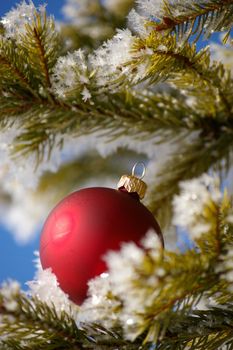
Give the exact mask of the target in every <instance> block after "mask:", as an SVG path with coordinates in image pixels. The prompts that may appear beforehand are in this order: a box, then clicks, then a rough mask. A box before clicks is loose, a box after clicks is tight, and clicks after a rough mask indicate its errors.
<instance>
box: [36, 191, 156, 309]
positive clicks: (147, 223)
mask: <svg viewBox="0 0 233 350" xmlns="http://www.w3.org/2000/svg"><path fill="white" fill-rule="evenodd" d="M150 228H153V229H154V230H155V231H156V232H157V233H158V234H159V236H160V238H161V241H162V235H161V231H160V228H159V225H158V224H157V222H156V221H155V219H154V217H153V215H152V214H151V213H150V211H149V210H148V209H147V208H146V207H145V206H144V205H143V204H141V203H140V201H139V200H138V199H136V198H134V196H132V195H130V194H129V193H127V192H123V191H120V190H114V189H110V188H101V187H94V188H87V189H83V190H80V191H77V192H74V193H72V194H70V195H69V196H67V197H66V198H64V199H63V200H62V201H61V202H60V203H59V204H58V205H57V206H56V207H55V208H54V209H53V210H52V212H51V213H50V214H49V216H48V218H47V220H46V222H45V224H44V227H43V230H42V235H41V242H40V259H41V263H42V267H43V268H44V269H46V268H49V267H50V268H52V271H53V273H54V274H55V275H56V276H57V279H58V282H59V284H60V287H61V288H62V289H63V291H64V292H66V293H67V294H68V295H69V297H70V299H71V300H73V301H74V302H75V303H77V304H80V303H81V302H82V301H83V300H84V299H85V297H86V293H87V282H88V280H89V279H91V278H93V277H95V276H97V275H99V274H101V273H102V272H104V271H106V265H105V262H104V261H103V260H102V257H103V255H105V254H106V252H107V251H109V250H118V249H119V248H120V244H121V242H127V241H134V242H136V243H137V242H139V241H140V239H141V238H142V237H143V236H144V235H145V233H146V232H147V231H148V230H149V229H150Z"/></svg>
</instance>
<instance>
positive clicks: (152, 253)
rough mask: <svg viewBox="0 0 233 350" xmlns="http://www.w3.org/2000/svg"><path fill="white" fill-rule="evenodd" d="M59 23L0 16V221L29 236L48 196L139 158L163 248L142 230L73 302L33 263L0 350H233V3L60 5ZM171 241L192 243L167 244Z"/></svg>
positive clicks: (151, 0) (4, 311)
mask: <svg viewBox="0 0 233 350" xmlns="http://www.w3.org/2000/svg"><path fill="white" fill-rule="evenodd" d="M63 11H64V13H65V15H66V17H67V18H69V20H70V22H69V24H67V23H59V24H57V23H56V22H55V20H54V18H53V17H52V16H48V15H47V14H46V8H45V6H40V7H38V8H36V7H35V6H34V4H33V2H31V1H29V2H26V1H23V2H21V3H19V4H18V5H17V7H16V8H15V9H12V10H11V11H10V12H8V13H7V14H6V15H5V16H3V17H2V19H1V27H0V132H1V140H0V156H1V160H2V169H1V170H0V178H1V182H2V184H1V187H0V201H1V204H2V207H4V208H5V210H6V211H5V212H6V215H3V216H4V218H3V219H1V220H6V221H7V220H8V222H10V227H11V228H14V229H15V230H16V235H17V237H20V239H21V240H22V239H26V238H27V235H29V233H30V232H31V230H32V228H35V226H36V224H38V222H40V220H41V218H42V216H43V215H44V214H45V213H46V210H48V207H49V206H51V205H52V204H54V203H52V200H51V198H52V197H53V200H54V202H55V201H56V200H57V199H59V198H61V197H62V196H63V195H64V194H65V193H67V192H69V191H70V190H72V189H73V188H74V187H75V186H77V183H78V184H85V181H86V174H88V175H89V176H90V173H92V172H93V174H94V173H95V172H96V173H98V176H99V177H100V176H104V177H105V178H106V179H109V178H110V177H111V176H113V174H114V175H116V173H117V174H119V173H121V169H120V168H121V167H122V169H124V165H125V163H126V160H127V159H128V158H129V157H130V158H131V159H137V158H138V156H139V154H140V157H142V156H143V158H144V159H146V160H147V163H148V178H147V180H148V183H149V193H148V195H147V198H146V202H147V203H146V204H147V205H148V206H149V208H150V210H151V211H152V212H153V214H155V216H156V218H157V219H158V220H159V222H160V224H161V225H162V227H163V231H164V236H165V242H166V243H167V244H166V247H165V249H164V250H163V248H162V247H161V244H160V241H159V240H158V239H157V236H156V235H155V233H154V232H151V231H150V232H148V233H147V234H146V236H145V237H144V239H143V240H142V242H141V247H138V246H137V245H136V244H134V243H127V244H123V245H122V248H121V250H120V251H119V252H109V253H108V254H107V255H106V256H105V260H106V263H107V266H108V272H107V273H104V274H102V275H100V276H99V277H97V278H95V279H93V280H91V281H89V292H88V293H89V294H88V297H87V299H86V300H85V301H84V303H83V304H82V305H81V306H77V305H74V304H73V303H72V302H71V301H70V300H69V298H68V296H67V295H66V294H65V293H63V291H62V290H61V289H60V288H59V285H58V283H57V280H56V277H55V275H54V274H53V273H52V271H51V270H49V269H48V270H44V271H43V270H42V269H41V266H40V264H39V263H38V264H37V272H36V276H35V279H34V280H33V281H30V282H28V291H27V292H24V291H22V290H21V289H20V286H19V284H18V283H17V282H12V281H10V282H4V283H3V284H2V285H1V288H0V347H1V349H3V350H4V349H5V350H11V349H18V350H21V349H22V350H23V349H48V350H49V349H100V350H104V349H112V350H113V349H122V350H130V349H141V350H143V349H148V350H151V349H158V350H170V349H171V350H172V349H180V350H181V349H190V350H194V349H200V350H214V349H222V350H223V349H224V350H225V349H226V350H232V349H233V205H232V189H233V187H232V183H231V182H232V175H231V174H232V164H233V158H232V154H233V77H232V71H233V63H232V62H233V50H232V39H231V30H232V26H233V0H222V1H220V0H191V1H185V0H137V1H135V2H134V1H132V0H130V1H122V0H105V1H101V0H67V1H66V4H65V6H64V9H63ZM217 32H218V33H219V32H222V34H221V38H222V43H221V44H216V43H213V40H212V36H213V35H214V34H215V33H217ZM215 35H216V34H215ZM207 39H208V43H210V45H208V46H205V43H206V41H204V40H207ZM200 43H202V44H201V45H200ZM200 47H201V48H200ZM93 149H94V150H95V152H94V151H93ZM103 156H104V157H105V158H104V159H103ZM155 158H156V160H155ZM64 159H65V161H64ZM116 164H117V167H116ZM77 169H78V170H79V171H78V173H77V171H76V170H77ZM16 170H17V171H16ZM51 170H52V171H53V172H51ZM29 178H30V180H29ZM32 178H33V181H32V180H31V179H32ZM9 179H10V180H9ZM12 179H13V180H12ZM226 179H227V180H228V184H229V185H228V188H227V189H225V190H223V187H224V185H226V183H227V181H226ZM11 181H14V184H15V186H16V185H17V186H18V187H17V188H18V191H17V194H18V197H17V194H15V193H13V192H12V186H11V184H12V182H11ZM29 182H30V183H29ZM29 185H30V186H33V190H32V189H29V188H27V186H29ZM25 188H26V189H25ZM51 193H52V194H53V195H51ZM49 194H50V195H49ZM22 197H25V199H24V202H23V201H22V200H21V198H22ZM35 202H42V203H43V205H41V206H40V207H39V206H38V207H36V206H34V203H35ZM32 203H33V205H32ZM46 203H47V204H46ZM13 207H14V210H12V209H11V208H13ZM32 207H33V208H36V209H34V210H33V211H31V208H32ZM16 211H17V213H19V214H20V215H19V214H18V215H13V213H15V212H16ZM20 216H23V217H24V218H25V216H27V220H25V221H27V222H28V226H21V225H20V224H19V221H18V220H19V217H20ZM29 218H30V220H29ZM20 229H21V230H23V231H24V233H22V232H21V231H20ZM175 230H185V231H186V232H188V234H189V240H190V242H191V244H190V246H189V247H181V248H180V249H178V248H177V247H175V248H174V245H173V247H171V249H170V248H169V246H171V236H172V233H171V232H173V236H174V231H175ZM20 235H21V236H20ZM22 237H23V238H22ZM25 237H26V238H25Z"/></svg>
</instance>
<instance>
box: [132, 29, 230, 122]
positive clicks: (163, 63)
mask: <svg viewBox="0 0 233 350" xmlns="http://www.w3.org/2000/svg"><path fill="white" fill-rule="evenodd" d="M140 52H141V53H143V54H140ZM132 55H133V60H132V63H131V64H132V69H133V71H134V73H133V74H132V80H134V78H135V77H134V75H135V72H136V73H137V70H138V69H139V67H140V65H142V64H144V65H146V69H145V74H144V76H143V79H142V80H146V79H148V80H149V82H150V83H151V84H152V83H158V82H160V81H161V80H162V81H163V80H167V81H168V82H170V83H172V84H173V85H175V86H176V87H177V88H178V89H183V90H185V92H186V94H187V95H190V96H196V97H197V96H198V97H199V98H200V99H205V96H209V100H208V108H210V110H211V109H213V112H214V111H215V113H217V110H222V109H225V110H226V114H227V115H229V114H230V116H231V115H232V85H233V82H232V78H231V75H230V72H229V71H228V70H226V69H225V68H224V66H223V65H222V64H221V63H217V62H215V63H211V60H210V53H209V51H208V49H202V50H201V51H199V52H197V51H196V46H195V45H194V44H192V45H190V44H189V43H185V44H184V45H183V46H179V45H178V44H177V42H176V36H168V37H165V38H164V37H163V36H161V34H158V33H155V32H152V33H151V34H150V35H149V36H148V37H146V38H144V39H141V38H138V39H136V40H135V43H134V45H133V49H132ZM216 94H217V95H218V96H219V99H220V100H221V101H218V105H217V104H216V100H215V102H214V100H211V98H210V96H216Z"/></svg>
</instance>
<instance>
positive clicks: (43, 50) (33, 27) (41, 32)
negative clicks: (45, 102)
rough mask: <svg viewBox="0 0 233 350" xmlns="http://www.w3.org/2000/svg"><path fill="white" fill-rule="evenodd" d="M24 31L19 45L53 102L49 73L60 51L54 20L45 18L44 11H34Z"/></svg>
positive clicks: (34, 74) (35, 75)
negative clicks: (30, 21)
mask: <svg viewBox="0 0 233 350" xmlns="http://www.w3.org/2000/svg"><path fill="white" fill-rule="evenodd" d="M25 27H26V33H25V34H24V35H21V40H20V44H19V47H22V49H23V50H24V52H25V54H26V55H27V56H26V57H27V59H28V64H29V65H30V67H31V68H32V70H33V76H34V78H36V79H38V81H39V82H40V83H42V85H43V86H44V88H45V89H46V91H47V94H48V97H49V98H51V100H52V101H53V102H55V97H54V95H53V94H52V92H51V87H52V84H51V79H50V74H51V72H52V68H53V67H54V65H55V63H56V61H57V58H58V56H59V53H60V46H61V45H60V38H59V36H58V33H57V32H56V30H55V24H54V21H53V20H52V19H51V18H47V16H46V12H45V11H44V13H42V14H40V13H37V12H35V15H34V21H33V22H32V23H31V24H26V25H25Z"/></svg>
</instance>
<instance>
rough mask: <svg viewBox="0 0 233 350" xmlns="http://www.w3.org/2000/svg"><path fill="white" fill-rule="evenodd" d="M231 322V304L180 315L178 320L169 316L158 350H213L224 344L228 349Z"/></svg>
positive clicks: (232, 338) (175, 316)
mask: <svg viewBox="0 0 233 350" xmlns="http://www.w3.org/2000/svg"><path fill="white" fill-rule="evenodd" d="M173 317H174V319H173V320H172V318H173ZM232 320H233V314H232V304H228V305H225V308H218V307H215V308H211V309H210V310H204V311H202V310H194V311H193V312H192V314H191V315H188V316H184V315H181V316H180V318H179V313H176V315H174V316H171V322H170V326H169V327H168V329H167V332H166V336H165V339H164V340H163V341H161V342H160V343H159V344H158V349H159V350H165V349H175V348H177V349H184V348H185V347H188V348H191V349H203V348H204V349H207V350H210V349H211V350H212V349H213V350H215V349H217V348H219V347H220V346H223V345H224V344H229V349H230V348H231V347H232V341H233V324H232ZM181 329H182V332H181ZM227 349H228V348H227Z"/></svg>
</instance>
